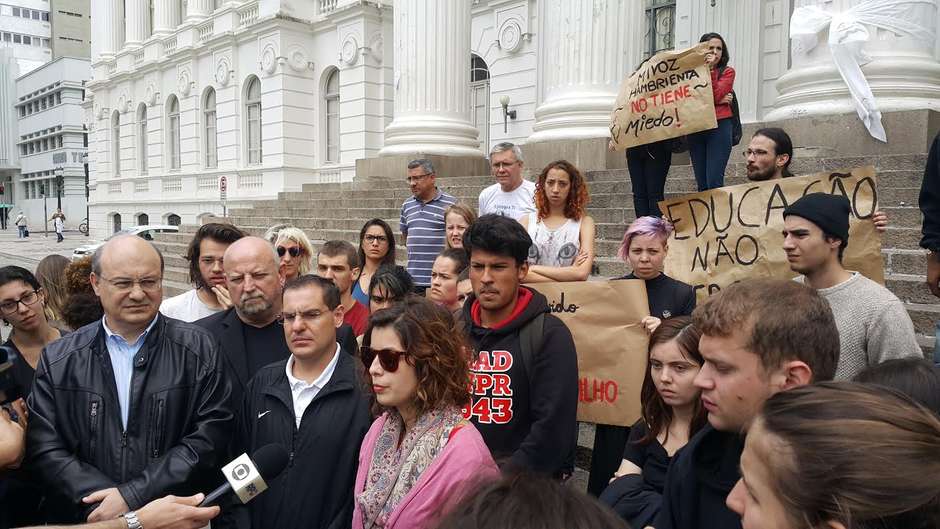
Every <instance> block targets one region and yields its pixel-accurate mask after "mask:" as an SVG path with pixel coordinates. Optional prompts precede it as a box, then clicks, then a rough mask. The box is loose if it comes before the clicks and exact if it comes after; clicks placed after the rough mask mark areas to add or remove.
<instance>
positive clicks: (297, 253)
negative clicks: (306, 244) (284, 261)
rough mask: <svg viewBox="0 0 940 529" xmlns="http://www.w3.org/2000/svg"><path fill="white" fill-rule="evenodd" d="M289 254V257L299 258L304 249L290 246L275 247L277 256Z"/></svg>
mask: <svg viewBox="0 0 940 529" xmlns="http://www.w3.org/2000/svg"><path fill="white" fill-rule="evenodd" d="M286 253H289V254H290V256H291V257H299V256H300V255H301V254H303V253H304V249H303V248H301V247H300V246H291V247H290V248H284V247H283V246H278V247H277V256H278V257H284V254H286Z"/></svg>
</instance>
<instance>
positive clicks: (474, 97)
mask: <svg viewBox="0 0 940 529" xmlns="http://www.w3.org/2000/svg"><path fill="white" fill-rule="evenodd" d="M470 114H471V120H470V121H471V123H473V124H474V125H476V127H477V130H478V131H480V145H481V148H482V150H483V151H484V152H489V143H490V70H489V68H487V67H486V61H484V60H483V59H482V58H480V56H478V55H476V54H473V53H471V54H470Z"/></svg>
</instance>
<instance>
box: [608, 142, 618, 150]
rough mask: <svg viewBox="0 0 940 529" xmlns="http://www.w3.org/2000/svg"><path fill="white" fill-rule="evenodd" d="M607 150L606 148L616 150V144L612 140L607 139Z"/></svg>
mask: <svg viewBox="0 0 940 529" xmlns="http://www.w3.org/2000/svg"><path fill="white" fill-rule="evenodd" d="M607 150H608V151H616V150H617V145H616V144H615V143H614V140H609V141H608V142H607Z"/></svg>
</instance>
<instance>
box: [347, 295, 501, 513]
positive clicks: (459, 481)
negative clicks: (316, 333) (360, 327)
mask: <svg viewBox="0 0 940 529" xmlns="http://www.w3.org/2000/svg"><path fill="white" fill-rule="evenodd" d="M454 325H455V324H454V319H453V317H452V316H451V315H450V313H449V312H447V311H446V310H444V309H443V308H441V307H438V306H436V305H434V303H432V302H430V301H428V300H427V299H424V298H419V297H416V296H409V297H408V298H407V299H406V300H405V301H404V302H402V303H398V304H396V305H393V306H392V307H390V308H387V309H384V310H380V311H378V312H375V313H374V314H372V316H370V318H369V328H368V330H366V333H365V335H364V336H363V346H362V349H361V357H362V362H363V364H365V366H366V368H367V369H368V370H369V375H371V377H372V389H373V391H374V393H375V398H376V402H377V404H378V405H379V406H380V407H381V408H382V409H383V410H384V413H382V414H381V415H380V416H379V418H378V419H376V420H375V422H374V423H372V427H371V428H370V429H369V433H367V434H366V437H365V439H364V440H363V442H362V447H361V448H360V451H359V471H358V473H357V475H356V487H355V492H354V493H355V499H354V507H353V523H352V526H353V528H354V529H372V528H374V527H382V528H384V529H393V528H405V527H407V528H426V527H433V526H434V524H435V522H436V521H437V518H439V517H440V516H443V515H445V514H446V513H447V511H449V510H450V508H452V507H453V506H454V505H455V504H456V503H457V502H458V501H459V500H460V499H461V498H462V497H464V496H465V495H466V494H467V493H469V492H471V491H472V488H473V486H474V485H476V484H477V483H479V481H480V480H484V479H491V478H496V477H497V476H498V475H499V470H498V469H497V467H496V463H495V462H494V461H493V457H492V456H491V455H490V451H489V449H487V447H486V444H485V443H484V442H483V438H482V437H481V436H480V433H479V432H478V431H477V429H476V428H475V427H474V426H473V424H471V423H470V422H469V421H467V420H466V419H464V417H463V413H462V411H461V408H462V407H463V406H465V405H467V404H468V403H469V401H470V392H469V387H470V368H469V365H470V360H469V356H468V351H469V348H468V347H467V346H466V344H465V343H464V340H463V335H462V334H461V333H455V332H453V329H454Z"/></svg>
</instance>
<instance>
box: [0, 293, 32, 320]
mask: <svg viewBox="0 0 940 529" xmlns="http://www.w3.org/2000/svg"><path fill="white" fill-rule="evenodd" d="M37 301H39V290H33V291H32V292H27V293H25V294H23V295H22V296H21V297H20V299H13V300H10V301H6V302H4V303H0V312H2V313H3V314H13V313H14V312H16V309H17V308H19V305H20V303H22V304H23V306H24V307H29V306H30V305H35V304H36V302H37Z"/></svg>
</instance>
